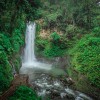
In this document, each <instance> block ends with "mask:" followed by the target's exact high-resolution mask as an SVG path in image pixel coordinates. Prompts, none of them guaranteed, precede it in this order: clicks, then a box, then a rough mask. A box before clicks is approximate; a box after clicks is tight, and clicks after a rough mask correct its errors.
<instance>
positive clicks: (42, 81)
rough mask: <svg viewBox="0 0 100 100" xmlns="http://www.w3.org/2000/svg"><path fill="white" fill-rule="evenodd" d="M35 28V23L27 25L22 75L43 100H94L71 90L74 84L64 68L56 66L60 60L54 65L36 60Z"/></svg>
mask: <svg viewBox="0 0 100 100" xmlns="http://www.w3.org/2000/svg"><path fill="white" fill-rule="evenodd" d="M35 28H36V24H35V23H32V22H28V23H27V28H26V36H25V43H26V45H25V48H24V54H23V57H22V67H21V69H20V74H28V75H29V80H30V81H29V82H30V84H32V86H33V89H34V90H35V91H36V92H37V94H38V95H39V96H41V97H42V100H47V97H49V98H50V100H93V99H92V98H90V97H89V96H87V95H86V94H84V93H81V92H79V91H76V90H72V89H71V88H70V85H72V84H73V81H72V79H71V78H69V77H68V76H67V74H66V72H65V70H64V69H63V68H60V67H55V66H54V65H55V64H54V62H59V59H56V60H55V61H54V62H53V63H50V62H46V61H44V62H42V61H39V60H37V59H36V57H35V53H34V47H35V43H34V41H35Z"/></svg>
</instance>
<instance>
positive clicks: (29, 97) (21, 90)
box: [8, 86, 41, 100]
mask: <svg viewBox="0 0 100 100" xmlns="http://www.w3.org/2000/svg"><path fill="white" fill-rule="evenodd" d="M8 100H41V98H40V97H38V96H37V94H36V93H35V92H34V91H33V90H32V89H31V88H28V87H26V86H20V87H18V88H17V89H16V91H15V93H14V94H13V95H12V96H11V97H9V98H8Z"/></svg>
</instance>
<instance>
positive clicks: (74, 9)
mask: <svg viewBox="0 0 100 100" xmlns="http://www.w3.org/2000/svg"><path fill="white" fill-rule="evenodd" d="M40 1H41V2H40ZM42 2H43V6H42V5H41V4H42ZM39 7H41V8H39ZM0 15H1V16H0V77H1V78H0V93H2V92H3V91H4V90H6V89H7V88H8V87H9V85H10V82H11V80H12V79H13V73H12V72H13V68H14V69H16V71H17V72H18V71H19V67H20V64H21V61H20V54H19V53H20V50H21V47H23V46H24V32H25V28H26V22H27V21H34V20H36V21H37V23H38V25H37V34H36V51H37V52H39V53H40V54H39V53H38V54H39V55H42V56H44V57H48V58H53V57H63V56H67V55H70V57H71V59H70V63H71V66H70V67H71V68H72V69H74V70H75V71H77V72H78V73H79V75H84V76H85V77H87V78H88V81H89V82H90V83H91V86H94V87H96V88H100V4H99V0H0ZM37 19H40V20H37ZM42 31H43V32H42ZM41 34H43V36H42V35H41ZM28 91H29V92H28ZM17 97H19V98H17ZM26 98H27V99H26ZM17 99H19V100H22V99H25V100H31V99H34V100H40V98H38V97H37V96H36V94H35V92H33V91H32V90H31V89H29V88H27V87H25V86H21V87H19V88H18V89H17V90H16V92H15V93H14V95H13V96H12V97H10V98H9V100H17Z"/></svg>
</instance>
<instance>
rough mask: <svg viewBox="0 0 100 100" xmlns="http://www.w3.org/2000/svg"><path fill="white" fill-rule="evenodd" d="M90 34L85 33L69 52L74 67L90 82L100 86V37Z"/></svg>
mask: <svg viewBox="0 0 100 100" xmlns="http://www.w3.org/2000/svg"><path fill="white" fill-rule="evenodd" d="M92 35H93V34H92ZM92 35H91V34H90V35H86V36H85V37H83V38H82V39H81V40H80V41H78V43H77V44H76V45H75V47H74V48H73V49H72V51H71V52H70V53H71V55H72V65H73V66H74V67H75V69H77V70H78V71H79V72H81V73H83V74H84V75H86V76H87V77H88V79H89V80H90V82H91V83H92V84H94V85H95V86H97V87H100V37H94V36H92Z"/></svg>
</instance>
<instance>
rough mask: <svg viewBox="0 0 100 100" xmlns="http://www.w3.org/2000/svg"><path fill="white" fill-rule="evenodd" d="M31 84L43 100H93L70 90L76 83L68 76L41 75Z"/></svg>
mask: <svg viewBox="0 0 100 100" xmlns="http://www.w3.org/2000/svg"><path fill="white" fill-rule="evenodd" d="M31 83H32V85H33V88H34V89H35V90H36V92H37V94H38V95H39V96H42V98H43V100H47V98H49V99H50V100H93V99H92V98H90V97H89V96H87V95H85V94H84V93H81V92H79V91H76V90H72V89H70V85H72V84H74V81H73V80H72V79H71V78H70V77H68V76H63V77H62V76H57V77H54V76H51V75H49V74H46V73H44V74H43V73H40V74H39V75H37V77H36V78H35V79H34V80H33V81H32V82H31Z"/></svg>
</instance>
